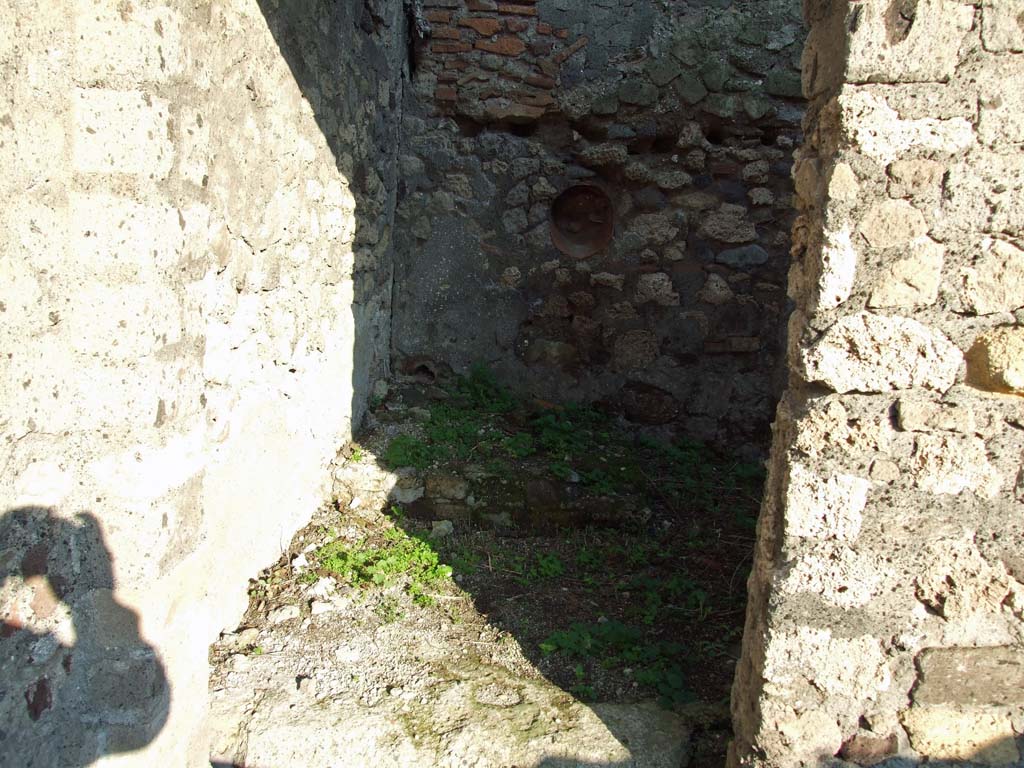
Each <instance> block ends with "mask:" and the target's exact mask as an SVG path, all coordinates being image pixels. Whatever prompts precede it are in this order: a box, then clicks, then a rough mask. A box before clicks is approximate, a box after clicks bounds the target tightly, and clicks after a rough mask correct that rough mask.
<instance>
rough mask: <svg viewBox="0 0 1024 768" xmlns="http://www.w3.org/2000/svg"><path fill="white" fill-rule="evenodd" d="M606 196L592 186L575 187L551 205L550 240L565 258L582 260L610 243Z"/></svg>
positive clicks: (609, 208)
mask: <svg viewBox="0 0 1024 768" xmlns="http://www.w3.org/2000/svg"><path fill="white" fill-rule="evenodd" d="M612 214H613V211H612V201H611V198H609V197H608V194H607V193H606V192H605V191H604V190H603V189H601V188H600V187H598V186H596V185H594V184H575V185H573V186H571V187H569V188H568V189H566V190H565V191H564V192H562V194H560V195H559V196H558V197H556V198H555V200H554V202H552V203H551V240H552V241H553V242H554V244H555V247H556V248H558V250H560V251H561V252H562V253H564V254H565V255H566V256H571V257H572V258H574V259H585V258H587V257H588V256H592V255H593V254H595V253H597V252H598V251H600V250H602V249H603V248H604V247H605V246H607V245H608V243H610V242H611V240H612V232H613V225H614V217H613V215H612Z"/></svg>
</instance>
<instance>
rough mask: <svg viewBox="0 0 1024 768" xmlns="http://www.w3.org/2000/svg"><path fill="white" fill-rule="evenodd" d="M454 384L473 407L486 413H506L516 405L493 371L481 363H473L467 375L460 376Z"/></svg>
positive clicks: (513, 398)
mask: <svg viewBox="0 0 1024 768" xmlns="http://www.w3.org/2000/svg"><path fill="white" fill-rule="evenodd" d="M455 386H456V390H457V391H458V392H459V394H461V395H463V396H464V397H466V398H467V399H468V400H469V401H470V403H471V404H472V405H473V406H474V407H475V408H478V409H481V410H483V411H486V412H487V413H506V412H508V411H511V410H512V409H513V408H515V406H516V400H515V397H514V396H513V395H512V393H510V392H509V391H508V390H507V389H505V387H503V386H501V385H500V384H498V379H497V377H496V376H495V375H494V371H492V370H491V369H490V368H488V367H487V366H486V365H485V364H483V363H474V364H473V365H472V366H471V367H470V369H469V376H460V377H459V378H458V380H457V381H456V385H455Z"/></svg>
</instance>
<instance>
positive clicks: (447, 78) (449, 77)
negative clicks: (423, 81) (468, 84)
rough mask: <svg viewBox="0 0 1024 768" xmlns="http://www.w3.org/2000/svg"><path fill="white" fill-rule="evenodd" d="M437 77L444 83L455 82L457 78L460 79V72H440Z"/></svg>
mask: <svg viewBox="0 0 1024 768" xmlns="http://www.w3.org/2000/svg"><path fill="white" fill-rule="evenodd" d="M437 79H438V80H440V81H441V82H442V83H454V82H455V81H456V80H458V79H459V73H458V72H440V73H438V75H437Z"/></svg>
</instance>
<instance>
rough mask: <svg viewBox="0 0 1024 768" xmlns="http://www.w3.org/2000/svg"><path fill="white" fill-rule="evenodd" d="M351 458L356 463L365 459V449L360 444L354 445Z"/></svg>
mask: <svg viewBox="0 0 1024 768" xmlns="http://www.w3.org/2000/svg"><path fill="white" fill-rule="evenodd" d="M350 459H351V460H352V461H353V462H354V463H356V464H358V463H359V462H361V461H362V460H363V449H362V448H360V447H359V446H358V445H355V446H353V447H352V455H351V457H350Z"/></svg>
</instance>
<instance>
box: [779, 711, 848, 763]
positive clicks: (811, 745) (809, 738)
mask: <svg viewBox="0 0 1024 768" xmlns="http://www.w3.org/2000/svg"><path fill="white" fill-rule="evenodd" d="M778 729H779V734H780V735H781V736H782V738H783V739H784V740H785V741H786V743H787V744H788V745H789V746H790V747H791V748H792V749H794V750H799V752H800V754H801V755H808V756H810V755H814V756H817V757H821V758H828V757H831V756H832V755H834V754H836V752H838V751H839V748H840V747H841V746H842V744H843V731H842V729H841V728H840V727H839V723H838V722H837V721H836V718H835V716H833V715H829V714H828V713H827V712H821V711H818V710H810V711H806V712H801V713H799V714H797V715H796V716H795V717H793V718H792V719H787V720H782V721H780V722H779V724H778Z"/></svg>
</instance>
